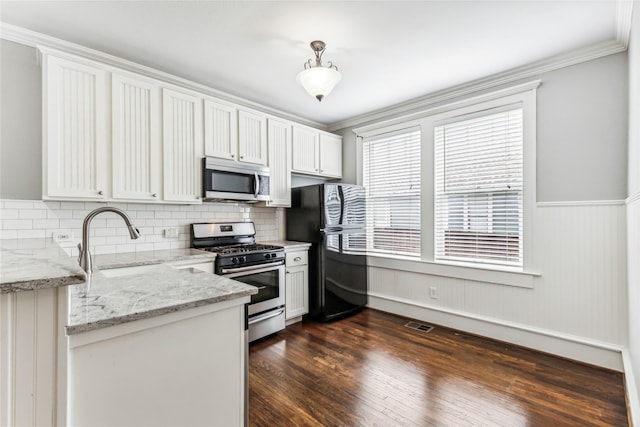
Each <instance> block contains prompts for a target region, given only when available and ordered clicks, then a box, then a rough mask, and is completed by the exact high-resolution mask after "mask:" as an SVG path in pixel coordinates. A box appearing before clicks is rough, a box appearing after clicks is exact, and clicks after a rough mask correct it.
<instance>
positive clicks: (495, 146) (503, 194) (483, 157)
mask: <svg viewBox="0 0 640 427" xmlns="http://www.w3.org/2000/svg"><path fill="white" fill-rule="evenodd" d="M522 115H523V110H522V108H521V106H513V105H512V106H508V107H503V108H501V109H494V110H489V111H484V112H481V113H478V114H475V115H473V116H467V117H462V118H457V119H453V120H449V121H448V122H446V123H439V124H437V125H436V126H435V128H434V138H435V258H436V260H446V261H458V262H467V263H468V262H472V263H482V264H490V265H498V266H508V267H519V268H521V267H522V252H523V250H522V248H523V242H522V238H523V227H522V224H523V220H522V211H523V205H522V200H523V197H522V189H523V161H522V160H523V126H522Z"/></svg>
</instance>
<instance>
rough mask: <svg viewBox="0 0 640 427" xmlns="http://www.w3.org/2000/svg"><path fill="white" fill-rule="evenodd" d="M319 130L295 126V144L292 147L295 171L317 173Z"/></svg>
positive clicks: (292, 167)
mask: <svg viewBox="0 0 640 427" xmlns="http://www.w3.org/2000/svg"><path fill="white" fill-rule="evenodd" d="M318 137H319V133H318V131H316V130H314V129H306V128H302V127H298V126H294V127H293V144H292V147H291V154H292V163H291V170H292V171H293V172H302V173H309V174H313V175H317V174H318V172H319V168H320V167H319V162H318Z"/></svg>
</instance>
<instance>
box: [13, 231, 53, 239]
mask: <svg viewBox="0 0 640 427" xmlns="http://www.w3.org/2000/svg"><path fill="white" fill-rule="evenodd" d="M45 237H47V236H46V235H45V230H18V237H17V238H18V239H43V238H45Z"/></svg>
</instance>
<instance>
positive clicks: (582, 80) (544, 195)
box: [537, 53, 629, 202]
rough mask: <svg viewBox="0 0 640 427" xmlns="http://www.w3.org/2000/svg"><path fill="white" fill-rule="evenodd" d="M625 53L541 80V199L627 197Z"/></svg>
mask: <svg viewBox="0 0 640 427" xmlns="http://www.w3.org/2000/svg"><path fill="white" fill-rule="evenodd" d="M627 73H628V68H627V54H626V53H619V54H616V55H610V56H607V57H604V58H600V59H597V60H594V61H589V62H585V63H582V64H579V65H574V66H572V67H567V68H563V69H560V70H556V71H553V72H550V73H547V74H545V75H542V76H541V79H542V86H540V90H539V92H538V117H537V118H538V128H537V136H538V140H537V147H538V159H537V160H538V168H537V179H538V181H537V182H538V201H545V202H546V201H572V200H624V199H625V198H626V196H627V121H628V114H627V111H628V110H627V105H628V104H627V102H628V101H627V100H628V96H629V87H628V77H627Z"/></svg>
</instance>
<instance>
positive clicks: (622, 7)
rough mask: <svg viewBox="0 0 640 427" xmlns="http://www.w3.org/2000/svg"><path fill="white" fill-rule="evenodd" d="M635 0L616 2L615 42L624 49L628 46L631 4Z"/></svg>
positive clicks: (631, 12) (619, 0)
mask: <svg viewBox="0 0 640 427" xmlns="http://www.w3.org/2000/svg"><path fill="white" fill-rule="evenodd" d="M634 3H638V2H637V0H636V1H634V0H618V3H617V10H616V40H617V41H618V43H620V44H621V45H623V46H624V48H625V49H626V48H627V47H628V46H629V37H630V36H631V18H632V16H633V4H634Z"/></svg>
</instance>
